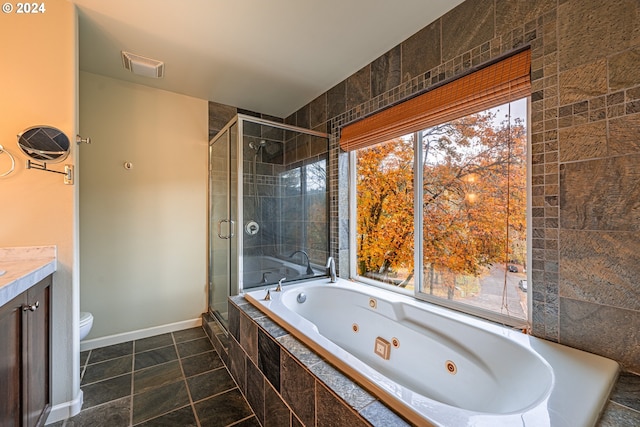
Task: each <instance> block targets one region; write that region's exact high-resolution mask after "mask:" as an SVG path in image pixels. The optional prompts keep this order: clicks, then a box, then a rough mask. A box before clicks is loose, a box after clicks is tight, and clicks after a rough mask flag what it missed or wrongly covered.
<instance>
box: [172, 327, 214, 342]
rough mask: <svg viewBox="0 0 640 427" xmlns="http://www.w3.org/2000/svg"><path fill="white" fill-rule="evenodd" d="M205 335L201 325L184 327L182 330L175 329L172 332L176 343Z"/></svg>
mask: <svg viewBox="0 0 640 427" xmlns="http://www.w3.org/2000/svg"><path fill="white" fill-rule="evenodd" d="M206 336H207V334H205V332H204V329H202V327H201V326H198V327H197V328H191V329H184V330H182V331H175V332H174V333H173V337H174V338H175V340H176V342H177V343H178V342H184V341H191V340H195V339H198V338H204V337H206Z"/></svg>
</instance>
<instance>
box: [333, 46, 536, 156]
mask: <svg viewBox="0 0 640 427" xmlns="http://www.w3.org/2000/svg"><path fill="white" fill-rule="evenodd" d="M530 69H531V51H530V50H529V49H527V50H524V51H522V52H520V53H517V54H515V55H513V56H510V57H508V58H506V59H503V60H501V61H499V62H496V63H494V64H491V65H489V66H487V67H485V68H482V69H480V70H478V71H475V72H473V73H471V74H468V75H466V76H463V77H461V78H459V79H456V80H454V81H452V82H450V83H447V84H445V85H443V86H439V87H437V88H435V89H433V90H431V91H429V92H426V93H424V94H422V95H420V96H417V97H415V98H412V99H410V100H408V101H405V102H403V103H401V104H398V105H395V106H393V107H391V108H389V109H387V110H383V111H381V112H379V113H377V114H374V115H373V116H370V117H367V118H364V119H362V120H359V121H357V122H354V123H352V124H350V125H347V126H345V127H344V128H343V129H342V134H341V136H340V146H341V147H342V149H343V150H345V151H351V150H356V149H358V148H364V147H369V146H371V145H374V144H378V143H380V142H384V141H388V140H390V139H392V138H396V137H398V136H401V135H406V134H408V133H411V132H416V131H419V130H422V129H427V128H429V127H431V126H435V125H437V124H441V123H445V122H448V121H451V120H454V119H457V118H460V117H463V116H466V115H468V114H473V113H477V112H480V111H483V110H486V109H488V108H491V107H495V106H497V105H500V104H504V103H506V102H509V101H512V100H515V99H519V98H523V97H525V96H529V95H530V93H531V79H530V78H529V70H530Z"/></svg>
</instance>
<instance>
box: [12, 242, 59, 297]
mask: <svg viewBox="0 0 640 427" xmlns="http://www.w3.org/2000/svg"><path fill="white" fill-rule="evenodd" d="M55 271H56V247H55V246H26V247H15V248H0V273H1V274H0V306H2V305H4V304H6V303H7V302H9V301H11V300H12V299H13V298H15V297H16V296H18V295H20V294H21V293H22V292H24V291H26V290H27V289H29V288H30V287H31V286H33V285H34V284H36V283H38V282H39V281H40V280H42V279H44V278H45V277H47V276H48V275H50V274H53V273H54V272H55Z"/></svg>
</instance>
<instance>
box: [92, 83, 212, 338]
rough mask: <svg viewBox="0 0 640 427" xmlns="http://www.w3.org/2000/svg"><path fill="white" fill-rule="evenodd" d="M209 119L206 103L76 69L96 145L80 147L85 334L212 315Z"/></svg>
mask: <svg viewBox="0 0 640 427" xmlns="http://www.w3.org/2000/svg"><path fill="white" fill-rule="evenodd" d="M207 120H208V103H207V101H206V100H201V99H196V98H191V97H188V96H183V95H178V94H175V93H171V92H166V91H162V90H158V89H153V88H149V87H146V86H141V85H137V84H133V83H127V82H123V81H120V80H114V79H111V78H107V77H103V76H99V75H96V74H91V73H85V72H81V73H80V124H81V131H82V134H83V135H88V136H90V137H91V139H92V141H93V142H92V144H91V145H83V146H82V148H81V153H80V160H81V163H82V170H81V172H80V176H81V179H82V186H81V187H80V251H81V252H80V258H81V260H82V263H81V271H80V273H81V285H80V294H81V302H80V306H81V309H82V311H90V312H92V313H93V315H94V319H95V320H94V325H93V330H92V332H91V334H90V335H89V337H88V339H98V338H100V337H107V336H112V335H115V334H122V333H129V332H132V331H138V330H141V329H146V328H155V327H159V326H163V325H167V324H171V323H174V322H181V321H187V320H190V319H196V318H198V317H199V316H200V314H201V313H203V312H204V311H206V301H207V298H206V219H207V217H206V215H207V208H206V200H207V198H206V197H207V152H208V151H207V147H208V133H207V132H208V131H207V129H208V126H207ZM124 162H131V163H132V165H133V168H132V169H130V170H126V169H125V168H124V166H123V164H124Z"/></svg>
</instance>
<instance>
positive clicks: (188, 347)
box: [177, 337, 213, 357]
mask: <svg viewBox="0 0 640 427" xmlns="http://www.w3.org/2000/svg"><path fill="white" fill-rule="evenodd" d="M177 346H178V353H180V357H188V356H193V355H196V354H199V353H204V352H205V351H211V350H213V345H211V341H209V338H206V337H205V338H200V339H196V340H193V341H186V342H181V343H178V344H177Z"/></svg>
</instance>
